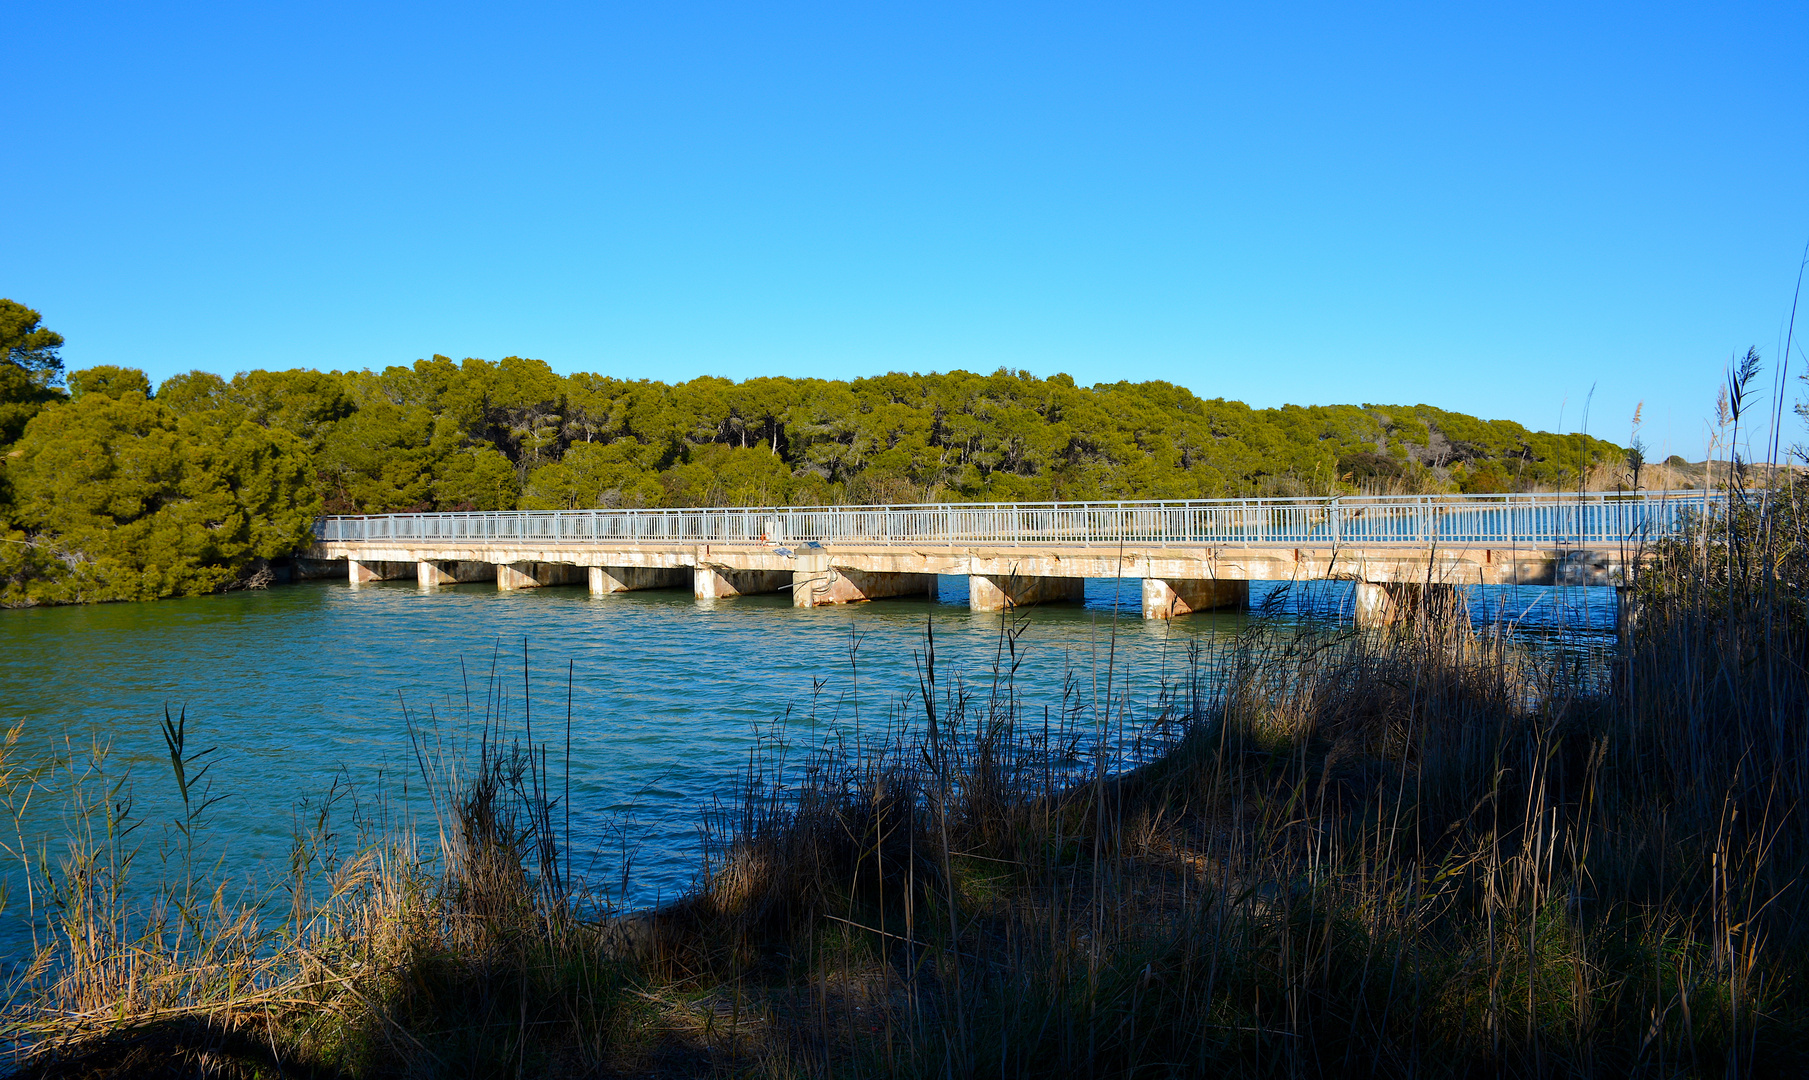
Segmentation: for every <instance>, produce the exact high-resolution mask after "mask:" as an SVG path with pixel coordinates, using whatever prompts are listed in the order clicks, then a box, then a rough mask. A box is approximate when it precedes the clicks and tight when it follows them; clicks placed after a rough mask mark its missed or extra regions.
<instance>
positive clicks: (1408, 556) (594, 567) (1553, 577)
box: [307, 491, 1723, 625]
mask: <svg viewBox="0 0 1809 1080" xmlns="http://www.w3.org/2000/svg"><path fill="white" fill-rule="evenodd" d="M1722 497H1723V496H1720V495H1709V494H1707V493H1704V492H1700V491H1691V492H1640V493H1626V494H1623V493H1581V494H1515V495H1468V496H1464V495H1427V496H1387V497H1382V496H1374V497H1370V496H1365V497H1356V496H1343V497H1337V498H1319V499H1233V500H1189V501H1146V502H1088V503H1014V504H975V503H950V504H938V505H924V506H835V507H794V508H783V509H772V508H730V509H676V510H569V511H515V512H493V513H484V512H472V513H438V514H378V515H367V516H335V517H326V518H322V519H321V520H320V521H319V522H317V523H316V526H315V544H314V546H313V547H312V548H311V549H310V550H309V551H308V553H307V563H308V567H309V569H310V570H311V572H312V574H313V575H315V576H328V575H333V576H337V573H338V564H339V563H340V562H341V561H343V563H344V565H345V574H346V577H347V578H348V579H349V580H350V581H351V583H352V584H354V585H357V584H361V583H364V582H368V581H377V580H391V579H398V578H414V579H415V580H416V581H417V582H418V583H419V584H420V585H421V586H422V587H423V588H431V587H434V586H438V585H446V584H453V583H458V582H471V581H495V582H496V587H497V588H499V589H528V588H540V587H545V586H553V585H577V584H587V585H588V586H589V588H590V591H591V592H592V593H595V594H607V593H616V592H626V591H630V590H636V589H660V588H690V589H691V590H692V593H693V595H695V596H696V597H697V598H698V599H701V600H707V599H717V598H724V597H733V596H740V595H744V594H749V593H771V592H787V591H789V592H790V594H791V600H792V603H793V604H794V605H795V606H797V607H817V606H821V605H828V604H846V603H855V602H859V601H866V600H877V599H881V598H885V597H903V596H923V595H926V594H927V595H931V596H933V595H935V590H936V579H937V576H938V575H942V574H956V575H964V576H966V577H967V579H968V583H969V590H968V596H969V604H970V605H971V606H972V607H973V608H974V609H975V610H979V611H997V610H1002V609H1007V608H1012V607H1017V606H1022V605H1027V604H1038V603H1050V602H1055V601H1063V600H1078V599H1080V598H1081V589H1082V586H1083V583H1084V582H1085V580H1086V579H1087V578H1090V577H1113V578H1125V577H1128V578H1138V579H1141V581H1142V591H1143V597H1142V610H1143V614H1144V616H1145V617H1146V618H1173V617H1175V616H1179V615H1186V614H1189V613H1192V612H1197V611H1209V610H1214V609H1223V608H1235V607H1241V606H1247V605H1248V603H1249V597H1250V582H1252V581H1312V580H1348V581H1350V582H1352V583H1353V586H1354V588H1355V590H1356V605H1355V608H1356V615H1357V620H1358V622H1359V623H1361V624H1364V625H1382V624H1386V623H1389V622H1392V621H1394V620H1395V619H1398V618H1399V617H1401V615H1402V614H1403V613H1405V612H1407V611H1410V610H1411V609H1412V608H1413V607H1415V606H1416V605H1418V604H1420V603H1422V602H1424V601H1425V600H1426V599H1427V597H1428V595H1429V594H1431V593H1436V592H1437V591H1438V590H1441V589H1444V590H1449V589H1452V588H1455V587H1458V586H1462V585H1473V584H1485V585H1487V584H1518V585H1604V586H1616V587H1624V586H1625V585H1626V584H1627V581H1628V572H1629V570H1630V569H1631V568H1632V567H1633V565H1634V564H1635V563H1636V561H1637V560H1638V559H1639V558H1641V557H1642V554H1643V553H1644V552H1645V551H1646V550H1648V549H1649V546H1650V544H1651V543H1652V542H1653V541H1655V540H1657V539H1659V538H1661V537H1664V536H1669V535H1676V534H1678V533H1679V532H1681V531H1682V530H1683V529H1685V528H1687V526H1688V524H1689V522H1691V521H1692V520H1696V519H1698V518H1699V517H1700V516H1701V515H1703V514H1704V513H1705V512H1706V511H1707V510H1708V509H1709V507H1710V506H1711V505H1712V502H1713V500H1718V499H1720V498H1722Z"/></svg>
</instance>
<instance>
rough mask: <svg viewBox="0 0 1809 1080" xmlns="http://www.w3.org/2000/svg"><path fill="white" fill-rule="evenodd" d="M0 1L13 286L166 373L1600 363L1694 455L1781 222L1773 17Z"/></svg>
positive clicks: (1784, 166) (1775, 321)
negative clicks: (489, 366) (459, 363)
mask: <svg viewBox="0 0 1809 1080" xmlns="http://www.w3.org/2000/svg"><path fill="white" fill-rule="evenodd" d="M1257 8H1262V9H1263V10H1253V9H1257ZM7 11H8V15H7V24H8V36H9V38H10V39H11V40H12V42H13V47H12V48H10V49H9V50H8V59H7V63H6V75H5V77H4V85H5V91H4V93H5V103H4V113H3V115H5V117H6V125H5V126H6V132H7V135H8V139H7V142H8V144H9V145H11V146H12V147H13V151H12V152H13V154H14V162H13V165H12V166H11V167H9V168H8V169H6V170H4V172H0V194H3V195H4V198H5V205H7V206H8V207H10V208H11V210H12V213H13V215H14V221H15V227H14V229H13V230H11V234H10V240H9V242H8V243H7V244H6V246H5V250H6V254H5V256H4V257H3V258H0V295H4V296H8V297H11V298H13V299H15V300H18V301H21V302H23V303H27V304H29V305H31V306H33V307H36V308H38V309H39V310H41V311H42V312H43V313H44V316H45V322H46V324H47V325H49V326H51V327H52V328H54V329H56V330H58V331H60V332H61V333H63V334H64V335H65V336H66V337H67V338H68V339H69V344H68V346H67V347H66V349H65V350H64V356H65V360H66V362H67V363H68V364H69V365H70V366H71V367H72V368H73V367H82V366H86V365H89V364H95V363H115V364H125V365H131V366H137V367H142V368H144V369H146V370H147V371H148V372H150V373H151V375H152V376H153V378H158V379H161V378H163V377H166V376H168V375H170V374H174V373H176V372H178V371H185V370H188V369H190V368H202V369H206V370H211V371H217V372H221V373H223V374H230V373H231V372H233V371H238V370H244V369H248V368H254V367H271V368H278V367H291V366H298V365H299V366H314V367H336V368H347V367H367V366H369V367H382V366H385V365H388V364H393V363H407V362H409V361H411V360H413V359H415V358H416V357H421V356H426V355H430V354H432V353H436V352H439V353H447V354H450V355H452V356H454V357H462V356H484V357H490V358H497V357H501V356H504V355H508V354H511V353H514V354H518V355H523V356H537V357H540V358H542V359H545V360H546V361H548V362H549V363H550V364H552V365H553V366H554V367H555V368H556V369H558V370H561V371H578V370H589V371H601V372H606V373H609V374H614V375H620V376H629V377H637V376H646V377H653V378H661V379H668V380H670V379H682V378H688V377H691V376H694V375H699V374H716V375H726V376H730V377H734V378H745V377H749V376H754V375H772V374H791V375H815V376H823V377H849V376H857V375H866V374H874V373H878V372H884V371H889V370H920V371H927V370H947V369H950V368H957V367H959V368H968V369H973V370H983V371H985V370H992V369H994V368H996V367H999V366H1001V365H1006V366H1010V367H1013V368H1027V369H1029V370H1031V371H1033V372H1036V373H1038V374H1050V373H1053V372H1057V371H1065V372H1069V373H1071V374H1072V375H1074V377H1075V378H1077V379H1078V380H1080V381H1081V382H1083V383H1085V382H1096V381H1115V380H1118V379H1167V380H1170V381H1172V382H1176V383H1180V384H1182V385H1185V386H1187V387H1190V388H1191V389H1193V390H1194V391H1196V392H1197V393H1200V394H1202V395H1204V396H1208V397H1220V396H1222V397H1229V398H1236V399H1241V400H1245V401H1248V402H1250V403H1251V404H1254V405H1259V406H1260V405H1279V404H1282V403H1284V402H1294V403H1300V404H1324V403H1335V402H1365V401H1373V402H1395V403H1416V402H1422V401H1423V402H1426V403H1429V404H1435V405H1439V406H1442V407H1446V408H1453V409H1459V410H1463V411H1466V412H1474V413H1478V414H1481V415H1483V416H1487V417H1504V418H1509V419H1514V420H1518V421H1520V422H1522V423H1525V424H1528V425H1529V426H1534V427H1540V428H1547V429H1555V428H1559V427H1560V426H1561V427H1562V428H1563V429H1564V430H1574V429H1576V428H1577V427H1579V426H1580V424H1581V422H1582V419H1583V404H1584V401H1585V398H1586V397H1587V396H1588V394H1589V391H1590V387H1591V386H1592V385H1593V386H1595V387H1596V389H1595V395H1594V398H1593V401H1592V403H1591V404H1590V412H1589V420H1588V425H1589V430H1590V431H1591V432H1592V433H1594V434H1597V435H1601V436H1603V437H1605V438H1611V439H1614V440H1615V441H1617V442H1624V441H1625V440H1626V437H1627V429H1628V420H1629V418H1630V416H1631V414H1632V412H1633V409H1634V406H1635V404H1636V403H1637V402H1639V401H1641V400H1643V401H1645V402H1646V409H1645V416H1646V421H1647V423H1646V429H1645V436H1646V438H1647V441H1648V442H1649V443H1651V444H1652V446H1653V449H1654V450H1656V451H1660V452H1661V454H1662V453H1670V452H1681V453H1684V454H1685V455H1686V456H1688V457H1691V458H1692V459H1694V458H1700V457H1701V456H1702V449H1701V448H1702V443H1703V430H1704V428H1703V419H1704V417H1705V416H1706V415H1707V414H1708V412H1709V411H1710V409H1711V408H1712V405H1713V400H1714V394H1715V387H1716V384H1717V380H1718V378H1719V377H1720V375H1721V372H1722V370H1723V368H1724V366H1725V365H1726V363H1727V360H1728V358H1729V356H1730V355H1731V354H1733V353H1735V352H1741V351H1744V350H1745V349H1746V348H1747V346H1749V345H1756V346H1758V347H1759V349H1760V351H1761V353H1763V354H1764V356H1765V357H1766V359H1767V361H1768V362H1775V361H1776V360H1777V359H1778V356H1779V350H1780V347H1781V344H1782V341H1783V330H1784V322H1785V319H1786V318H1787V317H1788V315H1789V311H1790V303H1791V294H1792V290H1793V288H1794V286H1795V281H1796V274H1797V269H1798V264H1799V261H1800V259H1801V257H1802V254H1803V250H1804V245H1805V242H1806V241H1809V70H1806V69H1809V5H1803V4H1801V3H1790V4H1785V3H1778V4H1726V5H1701V6H1699V7H1689V8H1686V7H1678V6H1665V5H1631V4H1628V5H1619V6H1599V5H1577V4H1566V5H1552V6H1546V7H1534V6H1523V5H1451V4H1439V5H1433V4H1421V5H1395V6H1391V7H1389V8H1388V9H1387V10H1386V11H1384V10H1381V9H1379V8H1376V7H1375V6H1373V5H1365V6H1362V7H1358V6H1355V5H1352V6H1348V7H1336V8H1333V7H1325V8H1316V7H1305V6H1298V7H1290V8H1285V9H1283V8H1278V7H1271V6H1267V5H1249V4H1239V5H1235V6H1223V7H1212V6H1205V5H1166V6H1165V5H1088V6H1062V5H1050V4H1041V5H1034V6H1028V5H1027V6H1007V5H947V6H935V5H929V4H917V5H895V6H892V7H890V8H882V7H880V6H878V5H854V4H835V5H829V4H824V5H815V6H812V5H802V4H784V5H781V4H763V5H755V4H733V5H731V4H698V3H671V4H638V5H619V6H606V5H597V4H585V5H570V6H563V5H543V4H524V5H484V6H481V7H479V6H472V7H468V8H459V7H456V6H454V5H450V4H433V5H427V4H422V5H418V6H404V5H381V4H379V5H346V6H333V5H327V4H320V5H263V4H234V5H221V6H218V7H211V8H209V7H200V6H180V5H167V6H159V5H133V6H127V5H76V4H47V3H35V2H27V3H14V4H10V5H8V8H7ZM1802 322H1804V323H1809V316H1805V318H1804V319H1803V320H1802ZM1793 363H1794V365H1795V370H1796V371H1802V370H1805V368H1806V365H1805V359H1804V358H1803V357H1800V356H1799V357H1796V358H1794V359H1793ZM1793 396H1794V395H1793ZM1802 436H1803V432H1802V431H1801V428H1800V427H1799V426H1797V425H1795V424H1794V423H1793V424H1792V427H1791V428H1790V429H1789V430H1788V431H1787V432H1786V440H1785V441H1786V442H1789V441H1791V440H1792V439H1798V438H1802Z"/></svg>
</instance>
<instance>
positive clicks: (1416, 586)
mask: <svg viewBox="0 0 1809 1080" xmlns="http://www.w3.org/2000/svg"><path fill="white" fill-rule="evenodd" d="M1462 606H1463V594H1461V593H1460V592H1458V590H1457V586H1455V585H1424V584H1421V583H1419V582H1417V581H1413V582H1409V581H1387V582H1375V581H1359V582H1357V588H1356V617H1357V625H1358V626H1361V627H1365V628H1374V627H1383V626H1392V625H1394V624H1395V623H1399V622H1405V621H1407V620H1408V619H1411V618H1412V617H1413V616H1414V614H1415V613H1416V612H1418V611H1420V610H1421V609H1438V610H1442V611H1443V612H1455V611H1459V610H1461V609H1462Z"/></svg>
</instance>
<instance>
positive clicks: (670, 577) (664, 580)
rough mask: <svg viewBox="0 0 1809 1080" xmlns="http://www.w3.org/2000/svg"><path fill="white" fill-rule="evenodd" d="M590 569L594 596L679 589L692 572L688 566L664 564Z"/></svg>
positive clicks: (591, 591)
mask: <svg viewBox="0 0 1809 1080" xmlns="http://www.w3.org/2000/svg"><path fill="white" fill-rule="evenodd" d="M589 570H590V594H591V595H592V596H608V595H609V594H610V593H619V592H634V591H636V590H639V589H679V588H683V587H684V585H685V578H686V576H687V575H689V574H690V572H691V571H690V569H689V568H687V567H676V568H672V569H668V568H666V567H663V566H592V567H590V568H589Z"/></svg>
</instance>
